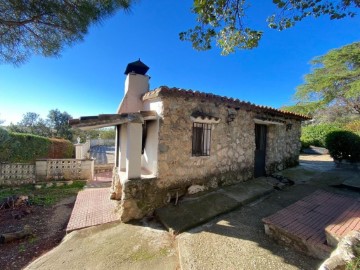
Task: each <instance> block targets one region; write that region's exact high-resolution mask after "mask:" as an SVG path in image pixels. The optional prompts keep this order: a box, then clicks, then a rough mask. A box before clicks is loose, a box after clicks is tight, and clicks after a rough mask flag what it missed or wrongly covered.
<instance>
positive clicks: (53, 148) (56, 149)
mask: <svg viewBox="0 0 360 270" xmlns="http://www.w3.org/2000/svg"><path fill="white" fill-rule="evenodd" d="M50 143H51V144H50V148H49V152H48V155H47V157H48V158H72V157H73V156H74V153H75V148H74V145H73V144H72V143H71V142H70V141H68V140H65V139H58V138H50Z"/></svg>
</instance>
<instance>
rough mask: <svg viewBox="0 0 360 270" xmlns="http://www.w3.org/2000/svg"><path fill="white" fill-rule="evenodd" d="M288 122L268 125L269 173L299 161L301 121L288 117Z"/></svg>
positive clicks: (294, 164) (267, 161)
mask: <svg viewBox="0 0 360 270" xmlns="http://www.w3.org/2000/svg"><path fill="white" fill-rule="evenodd" d="M286 123H287V124H286V125H269V126H268V134H267V145H266V147H267V150H266V164H265V169H266V173H267V174H272V173H274V172H276V171H281V170H284V169H286V168H288V167H293V166H296V165H298V163H299V154H300V148H301V143H300V135H301V122H300V121H296V120H290V119H287V120H286ZM289 124H290V126H291V127H290V126H289ZM287 125H288V126H287Z"/></svg>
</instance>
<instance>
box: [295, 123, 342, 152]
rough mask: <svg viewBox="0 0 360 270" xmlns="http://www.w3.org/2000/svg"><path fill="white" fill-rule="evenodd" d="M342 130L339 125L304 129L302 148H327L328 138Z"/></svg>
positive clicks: (313, 126)
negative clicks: (326, 141)
mask: <svg viewBox="0 0 360 270" xmlns="http://www.w3.org/2000/svg"><path fill="white" fill-rule="evenodd" d="M337 130H341V128H340V126H339V125H338V124H320V125H310V126H305V127H302V129H301V138H300V141H301V145H302V148H308V147H309V146H310V145H313V146H320V147H326V146H325V139H326V136H327V135H328V134H329V133H330V132H333V131H337Z"/></svg>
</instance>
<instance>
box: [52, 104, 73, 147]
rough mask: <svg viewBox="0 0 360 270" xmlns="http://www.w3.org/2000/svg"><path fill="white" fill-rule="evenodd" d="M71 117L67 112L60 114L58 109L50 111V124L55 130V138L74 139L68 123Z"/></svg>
mask: <svg viewBox="0 0 360 270" xmlns="http://www.w3.org/2000/svg"><path fill="white" fill-rule="evenodd" d="M69 119H71V115H70V114H68V113H67V112H60V111H59V110H58V109H55V110H50V111H49V114H48V123H49V126H50V128H51V129H52V130H53V136H54V137H60V138H65V139H68V140H71V139H72V133H71V130H70V129H71V126H70V125H69V123H68V121H69Z"/></svg>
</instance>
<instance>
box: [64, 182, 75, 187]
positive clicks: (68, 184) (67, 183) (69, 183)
mask: <svg viewBox="0 0 360 270" xmlns="http://www.w3.org/2000/svg"><path fill="white" fill-rule="evenodd" d="M65 183H66V185H67V186H70V185H72V184H73V183H74V181H66V182H65Z"/></svg>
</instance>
